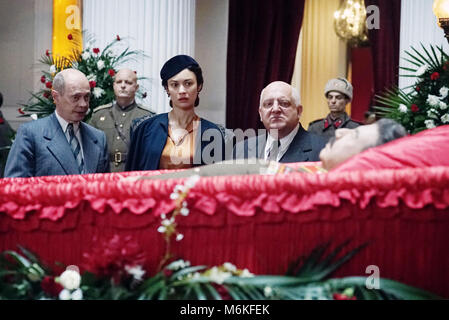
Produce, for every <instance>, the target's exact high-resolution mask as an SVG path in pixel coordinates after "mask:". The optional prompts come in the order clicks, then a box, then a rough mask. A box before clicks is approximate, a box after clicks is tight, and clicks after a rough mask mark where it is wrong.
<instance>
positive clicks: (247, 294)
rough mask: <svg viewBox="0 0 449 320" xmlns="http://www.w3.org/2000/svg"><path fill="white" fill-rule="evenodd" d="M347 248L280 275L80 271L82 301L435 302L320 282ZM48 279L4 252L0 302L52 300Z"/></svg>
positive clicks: (186, 269)
mask: <svg viewBox="0 0 449 320" xmlns="http://www.w3.org/2000/svg"><path fill="white" fill-rule="evenodd" d="M348 244H349V241H346V242H344V243H343V244H341V245H339V246H337V247H336V248H335V249H333V250H332V251H331V252H330V253H329V254H327V255H326V254H325V253H326V252H327V251H328V250H329V248H330V244H329V243H326V244H323V245H320V246H318V247H316V248H315V249H314V250H312V252H311V253H310V254H309V255H308V256H306V257H301V258H300V259H298V260H296V261H295V262H294V263H293V264H292V265H291V267H290V268H289V271H288V275H286V276H281V275H279V276H277V275H260V276H255V275H253V274H251V273H249V271H248V270H246V269H245V270H239V269H237V268H236V267H235V266H234V265H232V264H230V263H225V264H223V265H222V266H218V267H213V268H207V267H206V266H190V263H188V262H186V261H183V260H178V261H174V262H172V263H170V264H169V265H167V266H165V268H164V269H163V270H162V271H160V272H158V273H157V274H155V275H154V276H152V277H148V278H146V279H142V280H138V279H136V278H133V277H132V276H129V277H125V278H124V280H122V281H121V282H119V283H116V281H114V279H112V278H108V277H100V276H98V275H95V274H93V273H89V272H84V273H83V274H82V277H81V285H80V289H81V290H82V292H83V298H84V299H93V300H95V299H107V300H128V299H139V300H146V299H157V300H170V299H187V300H221V299H235V300H266V299H275V300H279V299H281V300H304V299H307V300H332V299H337V300H338V299H350V300H356V299H357V300H391V299H393V300H396V299H407V300H413V299H440V297H438V296H436V295H434V294H432V293H429V292H426V291H424V290H421V289H417V288H414V287H411V286H407V285H404V284H402V283H399V282H396V281H393V280H389V279H383V278H381V279H379V281H380V289H368V288H367V286H366V282H367V278H365V277H346V278H334V279H326V278H327V277H328V276H330V274H331V273H332V272H333V271H335V270H336V269H337V268H338V267H339V266H341V265H342V264H343V263H345V262H346V261H348V260H349V259H350V258H351V257H353V256H354V255H355V254H356V253H357V252H359V251H360V250H362V249H363V248H364V247H365V246H366V244H364V245H361V246H359V247H357V248H355V249H352V250H350V251H349V252H348V253H346V254H343V255H342V257H340V258H338V257H337V256H339V255H341V252H342V250H343V248H344V247H345V246H347V245H348ZM48 276H52V271H51V270H50V269H49V268H47V267H45V266H44V265H42V263H40V262H39V259H38V258H37V257H36V256H35V255H33V254H32V253H31V252H29V251H27V250H26V249H24V248H22V247H20V253H18V252H15V251H5V252H3V253H2V254H1V255H0V300H1V299H53V298H56V297H54V296H53V297H52V296H51V295H49V294H48V293H47V292H45V290H43V286H42V285H41V282H42V280H43V279H44V277H48ZM56 281H58V278H56Z"/></svg>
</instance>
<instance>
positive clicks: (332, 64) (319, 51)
mask: <svg viewBox="0 0 449 320" xmlns="http://www.w3.org/2000/svg"><path fill="white" fill-rule="evenodd" d="M340 4H341V3H340V0H306V3H305V8H304V20H303V25H302V30H301V38H300V41H301V40H302V41H301V43H299V44H298V48H299V50H298V55H301V56H300V57H297V59H296V65H295V71H294V74H293V78H292V85H293V86H294V87H296V88H298V90H300V92H301V101H302V105H303V107H304V111H303V114H302V116H301V123H302V125H303V127H304V128H306V129H307V128H308V126H309V123H310V122H311V121H313V120H316V119H319V118H323V117H325V116H326V115H327V114H328V113H329V109H328V107H327V103H326V99H325V98H324V86H325V85H326V82H327V81H328V80H329V79H331V78H336V77H346V76H347V70H348V67H347V46H346V42H344V41H342V40H340V39H339V38H338V37H337V35H336V34H335V31H334V25H333V23H334V12H335V11H336V10H337V9H338V8H339V7H340ZM347 109H349V110H350V106H349V105H348V106H347Z"/></svg>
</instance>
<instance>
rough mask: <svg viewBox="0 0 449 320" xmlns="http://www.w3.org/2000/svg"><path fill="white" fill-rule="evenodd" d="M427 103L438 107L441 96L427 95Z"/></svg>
mask: <svg viewBox="0 0 449 320" xmlns="http://www.w3.org/2000/svg"><path fill="white" fill-rule="evenodd" d="M427 103H428V104H429V105H430V106H432V107H436V106H438V105H439V104H440V98H438V97H437V96H434V95H431V94H429V96H428V97H427Z"/></svg>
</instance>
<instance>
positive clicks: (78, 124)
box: [55, 110, 84, 159]
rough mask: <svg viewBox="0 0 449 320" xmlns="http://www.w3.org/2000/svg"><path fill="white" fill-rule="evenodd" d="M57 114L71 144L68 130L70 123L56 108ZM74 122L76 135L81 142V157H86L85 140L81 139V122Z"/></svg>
mask: <svg viewBox="0 0 449 320" xmlns="http://www.w3.org/2000/svg"><path fill="white" fill-rule="evenodd" d="M55 114H56V119H58V122H59V124H60V125H61V128H62V132H64V134H65V137H66V139H67V142H68V143H69V145H70V134H69V132H68V130H67V126H68V125H69V123H68V122H67V121H65V119H64V118H62V117H61V116H60V115H59V114H58V112H57V111H56V110H55ZM72 123H73V132H75V137H76V138H77V139H78V142H79V143H80V148H81V157H82V158H83V159H84V152H83V141H82V139H81V132H80V123H79V122H72Z"/></svg>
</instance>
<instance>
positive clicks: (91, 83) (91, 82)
mask: <svg viewBox="0 0 449 320" xmlns="http://www.w3.org/2000/svg"><path fill="white" fill-rule="evenodd" d="M96 85H97V83H96V82H95V81H93V80H92V81H89V86H90V87H91V88H95V86H96Z"/></svg>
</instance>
